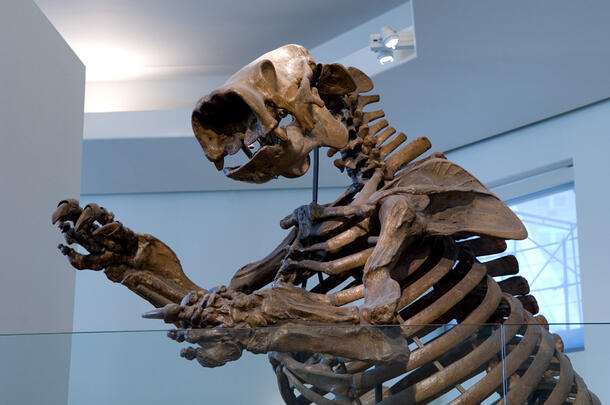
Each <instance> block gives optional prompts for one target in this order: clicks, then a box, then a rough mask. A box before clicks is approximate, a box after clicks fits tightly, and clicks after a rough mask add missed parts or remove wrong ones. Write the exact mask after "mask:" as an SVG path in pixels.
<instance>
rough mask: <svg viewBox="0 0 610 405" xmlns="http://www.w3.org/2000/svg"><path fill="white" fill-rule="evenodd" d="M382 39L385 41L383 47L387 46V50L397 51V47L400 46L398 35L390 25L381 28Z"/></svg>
mask: <svg viewBox="0 0 610 405" xmlns="http://www.w3.org/2000/svg"><path fill="white" fill-rule="evenodd" d="M381 38H382V40H383V45H385V47H386V48H391V49H396V45H398V41H399V37H398V33H397V32H396V31H394V30H393V29H392V28H391V27H390V26H389V25H385V26H383V27H382V28H381Z"/></svg>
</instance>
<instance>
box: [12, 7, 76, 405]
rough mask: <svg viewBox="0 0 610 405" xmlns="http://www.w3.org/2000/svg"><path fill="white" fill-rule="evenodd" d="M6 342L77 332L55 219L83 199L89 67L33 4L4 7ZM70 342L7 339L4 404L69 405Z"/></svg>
mask: <svg viewBox="0 0 610 405" xmlns="http://www.w3.org/2000/svg"><path fill="white" fill-rule="evenodd" d="M0 49H1V50H2V54H1V56H0V215H1V216H2V218H1V219H0V221H1V223H2V226H0V334H2V333H4V334H6V333H24V332H27V333H32V332H65V331H71V329H72V317H73V306H74V303H73V301H74V272H73V271H71V270H68V267H69V266H68V265H67V263H66V260H65V258H64V257H62V256H61V255H60V254H59V252H58V250H57V244H58V243H59V241H60V238H59V232H58V230H57V229H55V228H54V227H53V226H51V221H50V218H51V217H50V216H51V213H52V211H53V209H54V207H55V206H56V205H57V202H58V201H59V200H60V199H62V198H66V197H70V196H72V197H78V195H79V191H80V177H81V153H82V126H83V100H84V85H85V68H84V66H83V64H82V63H81V62H80V60H79V59H78V58H77V57H76V55H75V54H74V52H72V50H71V49H70V48H69V47H68V45H67V44H66V42H65V41H64V40H63V39H62V38H61V36H60V35H59V34H58V33H57V31H56V30H55V29H54V28H53V26H52V25H51V23H50V22H49V21H48V20H47V19H46V17H45V16H44V15H43V13H42V12H41V11H40V10H39V9H38V7H37V6H36V5H35V4H34V3H33V1H31V0H3V1H1V2H0ZM70 342H71V339H70V336H69V335H63V336H62V335H60V336H57V335H56V336H49V335H47V336H12V337H9V336H0V358H1V359H2V361H1V365H0V398H2V399H1V402H2V403H7V404H8V403H21V404H26V403H47V404H51V403H52V404H65V403H66V401H67V389H68V376H69V365H70Z"/></svg>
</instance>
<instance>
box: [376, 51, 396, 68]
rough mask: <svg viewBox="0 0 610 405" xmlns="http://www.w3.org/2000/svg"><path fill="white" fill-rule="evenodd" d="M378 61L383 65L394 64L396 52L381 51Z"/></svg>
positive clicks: (378, 53)
mask: <svg viewBox="0 0 610 405" xmlns="http://www.w3.org/2000/svg"><path fill="white" fill-rule="evenodd" d="M377 60H378V61H379V63H381V64H382V65H385V64H386V63H392V62H394V52H392V51H391V50H390V49H380V50H379V51H377Z"/></svg>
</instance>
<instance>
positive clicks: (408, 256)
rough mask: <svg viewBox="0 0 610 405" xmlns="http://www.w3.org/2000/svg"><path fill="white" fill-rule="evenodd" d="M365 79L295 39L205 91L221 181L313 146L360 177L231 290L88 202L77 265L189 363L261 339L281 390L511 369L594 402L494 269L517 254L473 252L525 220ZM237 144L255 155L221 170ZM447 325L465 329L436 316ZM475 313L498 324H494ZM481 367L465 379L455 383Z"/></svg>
mask: <svg viewBox="0 0 610 405" xmlns="http://www.w3.org/2000/svg"><path fill="white" fill-rule="evenodd" d="M372 88H373V84H372V82H371V80H370V78H369V77H367V76H366V75H365V74H364V73H362V72H361V71H359V70H358V69H356V68H352V67H349V68H345V67H343V66H341V65H339V64H317V63H315V62H314V61H313V60H312V58H311V57H310V55H309V53H308V52H307V50H305V49H304V48H303V47H300V46H297V45H287V46H284V47H282V48H279V49H276V50H274V51H272V52H269V53H267V54H265V55H263V56H261V57H260V58H258V59H256V60H255V61H253V62H252V63H250V64H249V65H247V66H245V67H244V68H243V69H241V70H240V71H239V72H237V73H236V74H235V75H234V76H232V77H231V78H230V79H229V80H228V81H227V83H226V84H225V85H224V86H223V87H221V88H219V89H217V90H215V91H213V92H212V93H210V94H209V95H207V96H205V97H204V98H202V99H201V100H200V101H199V103H198V104H197V106H196V108H195V110H194V112H193V116H192V123H193V129H194V132H195V136H196V137H197V139H198V140H199V142H200V144H201V146H202V147H203V150H204V152H205V155H206V156H207V158H208V159H209V160H211V161H212V162H214V164H215V165H216V167H217V169H219V170H221V169H222V170H224V172H225V174H226V175H227V176H228V177H230V178H233V179H236V180H240V181H247V182H254V183H263V182H266V181H268V180H270V179H273V178H275V177H277V176H285V177H291V178H292V177H298V176H301V175H303V174H304V173H305V172H306V171H307V170H308V168H309V165H310V162H309V153H310V152H311V151H312V150H313V149H314V148H316V147H320V146H326V147H328V148H329V153H328V154H329V156H332V155H335V154H339V158H338V159H337V160H335V165H336V166H337V167H338V168H339V169H340V170H341V171H345V172H346V173H347V175H348V176H349V177H350V178H351V180H352V184H351V186H349V187H348V188H347V190H346V191H345V192H344V193H343V194H342V195H341V196H339V197H338V198H337V199H336V201H334V202H333V203H330V204H327V205H318V204H316V203H311V204H308V205H303V206H301V207H299V208H297V209H296V210H294V212H293V213H292V214H291V215H289V216H287V217H286V218H284V219H283V220H281V226H282V227H283V228H285V229H291V231H290V232H289V234H288V235H287V236H286V238H285V239H284V241H282V243H281V244H280V245H279V246H278V247H277V248H276V249H275V250H274V251H273V252H271V253H270V254H269V255H268V256H267V257H265V258H263V259H262V260H260V261H258V262H255V263H251V264H248V265H246V266H244V267H243V268H241V269H240V270H238V271H237V273H236V274H235V275H234V277H233V279H232V280H231V282H230V284H229V286H228V287H224V286H221V287H216V288H212V289H210V290H206V289H203V288H201V287H199V286H197V285H195V284H194V283H193V282H192V281H191V280H190V279H189V278H188V277H186V276H185V274H184V273H183V271H182V268H181V266H180V262H179V260H178V259H177V258H176V256H175V254H174V253H173V252H172V251H171V249H170V248H169V247H167V246H166V245H165V244H163V243H162V242H160V241H159V240H157V239H156V238H154V237H153V236H150V235H146V234H139V233H135V232H133V231H131V230H130V229H129V228H127V227H125V226H124V225H123V224H121V223H120V222H118V221H116V220H115V219H114V215H113V214H112V213H111V212H109V211H107V210H106V209H104V208H103V207H100V206H98V205H96V204H89V205H87V206H86V207H84V208H81V207H80V206H79V204H78V201H76V200H65V201H62V202H60V204H59V206H58V208H57V210H56V211H55V212H54V214H53V222H54V223H58V224H59V226H60V229H61V230H62V232H63V233H64V234H65V238H66V241H67V244H68V245H71V244H73V243H76V244H79V245H81V246H82V247H84V248H85V249H86V250H87V251H88V254H86V255H83V254H80V253H78V252H77V251H76V250H74V249H72V248H70V247H69V246H67V245H60V249H61V251H62V252H63V254H65V255H66V256H68V258H69V260H70V263H71V264H72V265H73V266H74V267H76V268H77V269H92V270H104V272H105V274H106V276H107V277H108V278H109V279H110V280H112V281H115V282H120V283H122V284H124V285H125V286H127V287H128V288H130V289H131V290H132V291H134V292H135V293H136V294H138V295H140V296H141V297H143V298H144V299H146V300H148V301H149V302H150V303H152V304H153V305H154V306H155V307H156V308H157V309H155V310H153V311H151V312H149V313H147V314H145V316H146V317H149V318H161V319H164V320H165V321H166V322H168V323H173V324H175V325H176V326H177V327H178V328H179V329H177V330H174V331H171V332H170V333H169V335H170V337H172V338H173V339H176V340H178V341H184V340H186V341H188V342H191V343H193V344H196V346H195V347H191V348H188V349H185V350H183V352H182V355H183V356H184V357H186V358H188V359H197V360H198V361H199V362H200V363H201V364H202V365H204V366H207V367H215V366H220V365H223V364H225V363H226V362H227V361H231V360H236V359H237V358H239V357H240V356H241V353H242V351H243V350H244V349H245V350H249V351H252V352H255V353H269V359H270V362H271V364H272V366H273V369H274V371H275V373H276V375H277V379H278V384H279V388H280V392H281V395H282V397H283V398H284V400H285V401H286V403H288V404H307V403H311V402H315V403H319V404H331V403H339V404H351V403H366V402H371V401H373V399H372V397H371V396H370V392H371V390H372V389H373V388H375V387H380V386H381V385H382V384H383V383H384V382H387V381H389V380H391V379H396V378H397V377H401V376H402V377H401V378H398V382H395V383H393V385H391V386H389V385H386V386H384V388H383V392H380V391H379V390H378V392H377V398H376V401H377V402H379V401H381V403H383V404H397V403H427V402H430V401H432V400H434V399H435V398H438V397H439V396H441V395H443V394H444V393H446V392H448V391H449V390H451V389H453V388H455V387H457V388H458V389H459V391H460V395H459V396H457V397H456V398H455V399H454V400H453V403H456V404H457V403H463V404H476V403H480V402H481V401H483V400H485V399H486V398H489V397H490V396H492V395H493V394H494V393H495V392H501V391H502V381H503V373H504V374H505V378H506V381H507V393H506V399H507V400H508V402H509V403H515V404H518V403H524V402H526V403H547V404H563V403H566V402H575V403H579V404H588V403H599V400H598V399H597V398H596V397H595V395H593V394H592V393H590V392H589V391H588V390H587V388H586V385H585V383H584V382H583V381H582V379H581V378H580V377H579V376H578V375H577V374H576V373H575V372H574V371H573V369H572V366H571V365H570V362H569V360H568V359H567V357H565V356H564V355H563V354H562V343H561V339H560V338H559V337H558V336H556V335H551V334H550V333H548V332H547V329H548V325H547V324H546V321H545V319H544V317H542V316H540V315H539V316H537V317H534V315H533V314H536V313H537V312H538V307H537V304H536V301H535V299H534V298H533V297H532V296H530V295H528V293H529V287H528V284H527V281H526V280H525V279H523V278H522V277H519V276H514V277H511V278H507V279H504V280H503V281H500V282H496V281H495V280H494V277H499V276H508V275H515V274H517V272H518V265H517V262H516V260H515V258H514V257H513V256H504V257H501V258H499V259H496V260H494V261H491V262H487V263H484V264H483V263H481V262H480V261H479V260H478V259H477V257H479V256H484V255H489V254H497V253H501V252H503V251H504V250H505V249H506V243H505V240H507V239H523V238H525V237H526V236H527V232H526V230H525V228H524V226H523V224H522V223H521V221H520V220H519V219H518V218H517V217H516V216H515V215H514V214H513V213H512V212H511V211H510V209H508V207H506V206H505V205H504V204H503V203H502V202H501V201H500V200H499V199H498V198H497V197H496V196H495V195H493V194H492V193H491V192H490V191H489V190H488V189H487V188H486V187H485V186H484V185H482V184H481V183H480V182H479V181H478V180H477V179H475V178H474V177H473V176H472V175H471V174H469V173H468V172H467V171H465V170H464V169H462V168H460V167H459V166H457V165H455V164H453V163H451V162H449V161H448V160H447V159H446V158H445V157H444V156H443V155H442V154H439V153H435V154H432V155H429V156H428V157H426V158H422V159H419V160H417V161H415V159H416V158H418V157H420V156H421V155H422V154H423V153H424V152H425V151H426V150H428V149H429V148H430V143H429V141H428V140H427V139H425V138H418V139H415V140H413V141H411V142H409V143H406V137H405V135H404V134H403V133H398V134H396V131H395V130H394V128H392V127H391V126H389V124H388V122H387V121H386V120H384V119H383V117H384V113H383V111H382V110H376V111H368V112H365V111H363V108H364V107H365V106H366V105H368V104H371V103H375V102H377V101H379V96H378V95H375V94H363V93H367V92H369V91H370V90H372ZM288 115H290V116H291V117H292V121H291V122H290V123H288V124H287V125H281V122H284V121H282V118H284V117H286V116H288ZM257 144H258V145H259V146H260V148H259V149H258V150H257V151H256V152H254V153H253V151H252V149H254V148H255V145H257ZM240 150H241V151H243V152H244V153H245V155H246V156H247V157H248V161H247V163H245V164H243V165H241V166H238V167H233V168H223V166H224V157H225V156H227V155H232V154H235V153H238V152H239V151H240ZM414 161H415V162H414ZM412 162H414V163H412ZM308 282H309V283H308ZM308 284H309V285H310V287H309V288H308V287H307V285H308ZM312 284H313V287H311V285H312ZM358 303H359V305H358ZM350 304H351V305H350ZM449 322H453V323H455V322H457V324H458V325H457V326H455V327H453V328H452V329H449V330H441V329H440V328H438V327H437V326H433V325H437V324H446V323H449ZM481 323H492V324H502V325H504V327H503V328H499V327H497V328H489V331H488V332H486V331H482V330H480V329H479V328H477V326H476V325H477V324H481ZM369 325H377V326H375V327H370V326H369ZM378 325H400V327H386V326H378ZM333 326H335V327H333ZM336 326H341V327H340V328H338V327H336ZM431 334H434V336H435V338H434V339H432V340H430V341H429V342H427V343H426V344H424V343H422V340H425V337H426V336H431ZM414 342H415V343H416V344H417V346H416V348H415V349H414V350H410V349H409V344H411V347H412V348H413V347H414V346H413V344H414ZM503 351H504V352H505V354H506V360H505V363H504V370H503V366H502V363H501V362H500V353H501V352H503ZM481 374H482V375H483V377H482V378H480V379H479V380H478V382H476V383H475V384H474V385H472V386H471V387H469V388H468V389H465V388H463V387H462V385H460V384H461V383H463V382H464V381H467V380H469V379H470V378H472V377H473V376H476V375H481ZM394 381H396V380H394ZM329 393H332V395H331V396H330V397H331V398H329V395H328V394H329ZM367 393H369V394H367Z"/></svg>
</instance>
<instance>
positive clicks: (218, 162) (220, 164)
mask: <svg viewBox="0 0 610 405" xmlns="http://www.w3.org/2000/svg"><path fill="white" fill-rule="evenodd" d="M224 165H225V158H224V157H221V158H220V159H218V160H215V161H214V166H216V170H222V168H223V167H224Z"/></svg>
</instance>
